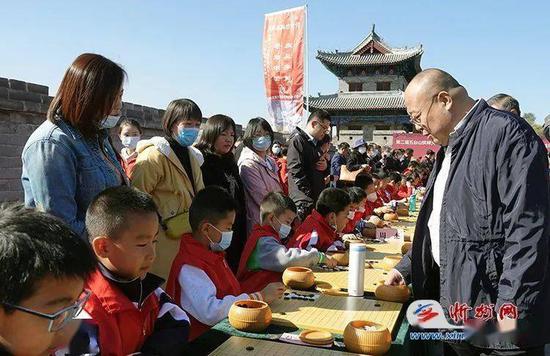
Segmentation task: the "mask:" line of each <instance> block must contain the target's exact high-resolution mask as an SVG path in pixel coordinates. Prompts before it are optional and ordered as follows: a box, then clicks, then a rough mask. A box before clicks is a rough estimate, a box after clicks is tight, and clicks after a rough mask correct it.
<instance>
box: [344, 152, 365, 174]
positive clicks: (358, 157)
mask: <svg viewBox="0 0 550 356" xmlns="http://www.w3.org/2000/svg"><path fill="white" fill-rule="evenodd" d="M364 164H367V160H366V159H365V155H364V154H362V153H361V152H359V151H357V150H353V151H351V153H350V154H349V157H348V161H347V162H346V168H347V169H348V171H350V172H354V171H357V170H359V169H361V168H363V167H362V166H363V165H364Z"/></svg>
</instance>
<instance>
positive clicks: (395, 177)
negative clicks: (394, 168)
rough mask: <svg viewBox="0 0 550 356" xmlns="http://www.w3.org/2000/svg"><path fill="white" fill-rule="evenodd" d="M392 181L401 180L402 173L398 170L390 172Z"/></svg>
mask: <svg viewBox="0 0 550 356" xmlns="http://www.w3.org/2000/svg"><path fill="white" fill-rule="evenodd" d="M389 177H390V181H392V182H401V174H399V173H397V172H392V173H390V174H389Z"/></svg>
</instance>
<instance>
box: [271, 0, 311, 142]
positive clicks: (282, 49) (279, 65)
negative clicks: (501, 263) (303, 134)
mask: <svg viewBox="0 0 550 356" xmlns="http://www.w3.org/2000/svg"><path fill="white" fill-rule="evenodd" d="M304 29H305V6H302V7H297V8H294V9H289V10H284V11H280V12H274V13H270V14H266V15H265V23H264V38H263V62H264V79H265V92H266V96H267V106H268V111H269V115H270V117H271V124H272V125H273V126H274V127H273V128H274V129H275V130H276V131H286V132H289V131H291V130H292V129H293V128H294V127H296V126H297V125H299V123H300V120H301V118H302V115H303V111H304V105H303V104H304Z"/></svg>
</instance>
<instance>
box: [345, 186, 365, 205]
mask: <svg viewBox="0 0 550 356" xmlns="http://www.w3.org/2000/svg"><path fill="white" fill-rule="evenodd" d="M348 195H349V199H350V200H351V203H352V204H359V203H360V202H361V201H362V200H363V199H366V198H367V193H366V192H365V191H364V190H363V188H359V187H351V188H349V189H348Z"/></svg>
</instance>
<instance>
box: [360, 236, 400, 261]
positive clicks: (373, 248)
mask: <svg viewBox="0 0 550 356" xmlns="http://www.w3.org/2000/svg"><path fill="white" fill-rule="evenodd" d="M366 245H367V260H369V259H370V258H369V257H368V256H369V252H379V253H386V254H393V255H395V254H398V255H400V254H401V245H403V241H400V240H397V239H395V240H389V242H381V243H367V244H366ZM371 255H372V254H371ZM381 257H384V256H381ZM379 259H380V258H379Z"/></svg>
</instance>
